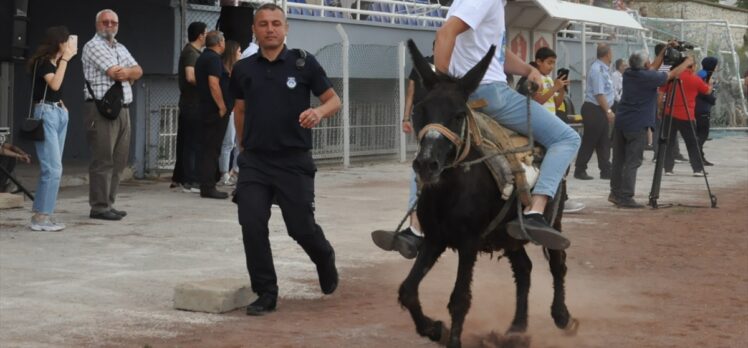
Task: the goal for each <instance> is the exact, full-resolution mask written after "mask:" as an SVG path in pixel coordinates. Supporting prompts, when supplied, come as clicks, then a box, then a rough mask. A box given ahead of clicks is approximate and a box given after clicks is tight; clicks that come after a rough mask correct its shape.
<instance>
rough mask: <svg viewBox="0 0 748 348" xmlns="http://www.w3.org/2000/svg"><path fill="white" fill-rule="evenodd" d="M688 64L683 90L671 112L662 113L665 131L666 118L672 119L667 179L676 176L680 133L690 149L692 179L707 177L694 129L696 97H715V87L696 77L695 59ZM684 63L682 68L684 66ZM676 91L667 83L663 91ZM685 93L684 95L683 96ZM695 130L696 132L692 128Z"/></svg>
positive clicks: (682, 81)
mask: <svg viewBox="0 0 748 348" xmlns="http://www.w3.org/2000/svg"><path fill="white" fill-rule="evenodd" d="M686 62H688V63H689V64H688V68H687V69H686V70H685V71H683V73H681V74H680V76H679V77H680V82H681V83H680V85H681V86H682V88H681V89H680V90H675V93H674V98H673V106H672V110H667V109H666V110H665V111H664V112H663V116H664V117H663V119H662V122H663V123H662V127H666V128H665V129H666V130H667V117H668V116H669V117H671V118H672V125H671V126H670V127H669V128H670V129H669V130H670V132H669V133H668V139H669V141H668V143H669V144H668V147H667V149H666V151H665V175H674V173H673V168H674V167H675V157H674V151H673V147H674V144H675V143H676V142H677V138H676V135H677V133H678V132H679V133H680V135H681V136H682V137H683V140H684V141H685V142H686V148H687V149H688V158H689V159H690V160H691V169H692V170H693V176H704V164H703V163H702V161H701V153H700V152H699V145H698V140H697V139H696V135H695V134H694V130H695V129H696V125H695V115H694V114H695V111H696V110H695V109H696V97H697V96H698V95H699V94H702V95H707V94H711V93H712V85H711V84H712V83H714V80H711V81H710V84H707V83H706V82H704V81H703V80H702V79H701V78H699V77H698V76H697V75H696V74H694V71H693V66H694V62H693V59H688V58H686V61H685V62H683V63H686ZM683 63H681V65H682V64H683ZM674 87H675V85H674V84H673V83H668V84H667V85H665V86H663V87H662V88H661V89H662V90H663V91H664V93H665V95H670V93H672V89H673V88H674ZM681 91H683V93H681ZM692 127H693V128H692Z"/></svg>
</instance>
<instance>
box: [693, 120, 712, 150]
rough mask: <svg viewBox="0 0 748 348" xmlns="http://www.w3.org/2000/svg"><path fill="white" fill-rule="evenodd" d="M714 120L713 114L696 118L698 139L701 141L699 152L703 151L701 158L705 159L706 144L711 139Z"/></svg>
mask: <svg viewBox="0 0 748 348" xmlns="http://www.w3.org/2000/svg"><path fill="white" fill-rule="evenodd" d="M711 119H712V115H711V114H701V115H697V116H696V137H697V138H698V139H699V150H701V158H702V159H703V158H705V157H704V143H706V139H708V138H709V127H710V124H709V123H710V121H711Z"/></svg>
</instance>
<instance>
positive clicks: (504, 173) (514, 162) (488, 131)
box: [468, 99, 545, 205]
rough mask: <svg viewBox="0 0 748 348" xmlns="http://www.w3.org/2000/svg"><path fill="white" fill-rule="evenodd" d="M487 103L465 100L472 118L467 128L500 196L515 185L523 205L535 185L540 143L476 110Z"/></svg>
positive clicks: (507, 192)
mask: <svg viewBox="0 0 748 348" xmlns="http://www.w3.org/2000/svg"><path fill="white" fill-rule="evenodd" d="M486 105H487V103H486V101H485V100H483V99H479V100H474V101H472V102H470V103H468V107H469V108H470V110H471V114H472V115H468V117H472V118H473V120H474V122H469V124H471V127H470V130H469V131H470V132H471V133H472V134H473V136H472V142H473V145H475V146H476V147H477V149H478V151H479V152H480V153H481V155H482V156H484V157H485V160H484V161H483V162H484V163H485V164H486V166H487V167H488V169H489V171H490V172H491V175H492V176H493V178H494V181H496V185H497V187H498V188H499V191H500V192H501V198H502V199H504V200H508V199H509V197H510V196H511V195H512V192H513V191H514V189H515V187H516V189H517V197H518V198H519V200H520V201H521V202H522V204H523V205H529V204H530V197H531V193H530V191H531V189H532V188H533V187H534V186H535V183H536V182H537V180H538V175H539V174H540V169H539V165H540V162H541V160H542V158H543V156H544V154H545V149H544V148H543V147H541V146H538V145H536V144H535V145H534V146H532V147H530V146H529V143H530V142H529V139H528V138H527V137H526V136H524V135H521V134H519V133H516V132H514V131H512V130H509V129H507V128H505V127H504V126H502V125H500V124H499V123H498V122H496V121H495V120H494V119H493V118H491V117H490V116H488V115H486V114H484V113H482V112H479V111H477V110H476V109H480V108H483V107H485V106H486Z"/></svg>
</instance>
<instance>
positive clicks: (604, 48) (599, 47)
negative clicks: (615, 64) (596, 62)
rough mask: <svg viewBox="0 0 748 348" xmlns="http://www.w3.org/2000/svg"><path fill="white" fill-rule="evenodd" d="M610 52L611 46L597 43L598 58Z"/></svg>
mask: <svg viewBox="0 0 748 348" xmlns="http://www.w3.org/2000/svg"><path fill="white" fill-rule="evenodd" d="M608 53H610V46H608V45H606V44H604V43H601V44H597V58H603V57H605V56H607V55H608Z"/></svg>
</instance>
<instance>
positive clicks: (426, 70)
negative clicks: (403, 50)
mask: <svg viewBox="0 0 748 348" xmlns="http://www.w3.org/2000/svg"><path fill="white" fill-rule="evenodd" d="M408 50H409V51H410V57H411V58H413V67H414V68H415V69H416V71H417V72H418V75H420V76H421V80H422V81H423V86H424V87H426V89H427V90H431V89H432V88H434V85H435V84H436V73H434V71H433V70H431V64H429V62H427V61H426V58H423V55H422V54H421V51H419V50H418V47H416V43H415V42H413V39H408Z"/></svg>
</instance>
